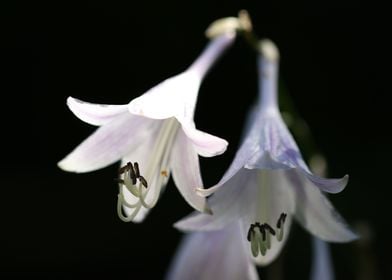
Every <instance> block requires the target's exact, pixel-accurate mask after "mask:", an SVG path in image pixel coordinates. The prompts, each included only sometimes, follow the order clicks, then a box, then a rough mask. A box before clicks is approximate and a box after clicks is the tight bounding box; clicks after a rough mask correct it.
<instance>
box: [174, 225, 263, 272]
mask: <svg viewBox="0 0 392 280" xmlns="http://www.w3.org/2000/svg"><path fill="white" fill-rule="evenodd" d="M244 240H245V237H244V236H242V232H241V230H240V227H239V223H234V224H232V225H230V226H228V227H225V228H223V229H220V230H216V231H208V232H192V233H189V234H187V235H186V236H185V238H184V240H183V241H182V242H181V244H180V247H179V249H178V252H177V253H176V256H175V258H174V259H173V261H172V264H171V267H170V269H169V273H168V275H167V277H166V279H167V280H182V279H189V280H199V279H203V280H215V279H225V280H237V279H243V280H257V279H259V277H258V274H257V271H256V267H255V265H254V263H253V262H252V260H251V259H250V258H249V257H248V254H247V250H248V248H247V244H246V243H245V242H244Z"/></svg>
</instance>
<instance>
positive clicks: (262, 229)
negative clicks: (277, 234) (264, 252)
mask: <svg viewBox="0 0 392 280" xmlns="http://www.w3.org/2000/svg"><path fill="white" fill-rule="evenodd" d="M259 230H260V232H261V235H262V237H263V241H265V239H266V237H267V236H266V232H265V224H262V225H260V224H259Z"/></svg>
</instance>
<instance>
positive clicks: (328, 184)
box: [302, 170, 348, 193]
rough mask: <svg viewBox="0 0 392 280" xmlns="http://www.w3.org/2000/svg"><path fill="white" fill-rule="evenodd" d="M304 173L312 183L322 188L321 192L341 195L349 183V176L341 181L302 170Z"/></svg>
mask: <svg viewBox="0 0 392 280" xmlns="http://www.w3.org/2000/svg"><path fill="white" fill-rule="evenodd" d="M302 173H303V174H304V175H305V176H306V178H308V179H309V180H310V182H311V183H313V184H314V185H316V186H317V187H318V188H320V190H322V191H324V192H328V193H339V192H341V191H342V190H344V188H345V187H346V185H347V183H348V175H345V176H343V177H342V178H339V179H329V178H323V177H319V176H316V175H314V174H312V173H309V172H306V171H304V170H302Z"/></svg>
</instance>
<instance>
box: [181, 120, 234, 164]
mask: <svg viewBox="0 0 392 280" xmlns="http://www.w3.org/2000/svg"><path fill="white" fill-rule="evenodd" d="M179 121H180V123H181V125H182V129H183V130H184V132H185V134H186V135H187V136H188V138H189V140H190V141H191V142H192V144H193V146H194V147H195V150H196V152H197V153H198V154H199V155H201V156H203V157H213V156H216V155H220V154H222V153H224V152H225V151H226V149H227V145H228V143H227V141H226V140H224V139H222V138H219V137H217V136H214V135H211V134H208V133H206V132H203V131H200V130H198V129H196V127H195V124H194V123H193V122H189V121H181V120H179Z"/></svg>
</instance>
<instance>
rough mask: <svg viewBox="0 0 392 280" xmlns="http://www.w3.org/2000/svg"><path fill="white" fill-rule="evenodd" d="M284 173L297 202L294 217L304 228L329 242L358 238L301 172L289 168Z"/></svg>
mask: <svg viewBox="0 0 392 280" xmlns="http://www.w3.org/2000/svg"><path fill="white" fill-rule="evenodd" d="M286 174H287V176H288V178H289V180H290V181H291V183H292V186H293V188H294V193H295V195H296V200H297V202H298V203H297V209H296V213H295V217H296V219H297V220H298V222H299V223H300V224H301V225H302V226H303V227H304V228H306V229H307V230H308V231H309V232H311V233H312V234H314V235H316V236H317V237H319V238H320V239H322V240H324V241H329V242H348V241H353V240H355V239H357V238H358V236H357V235H356V234H355V233H354V232H353V231H352V230H351V229H350V228H349V227H348V226H347V224H346V222H345V221H344V220H343V218H342V217H341V216H340V215H339V214H338V212H337V211H336V210H335V209H334V207H333V206H332V204H331V202H330V201H329V200H328V199H327V198H326V197H325V196H324V195H323V194H322V193H321V191H320V190H319V189H318V188H317V187H315V186H314V185H313V184H312V183H311V182H309V180H308V179H307V177H305V176H304V175H303V174H302V172H300V171H298V170H289V171H286Z"/></svg>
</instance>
